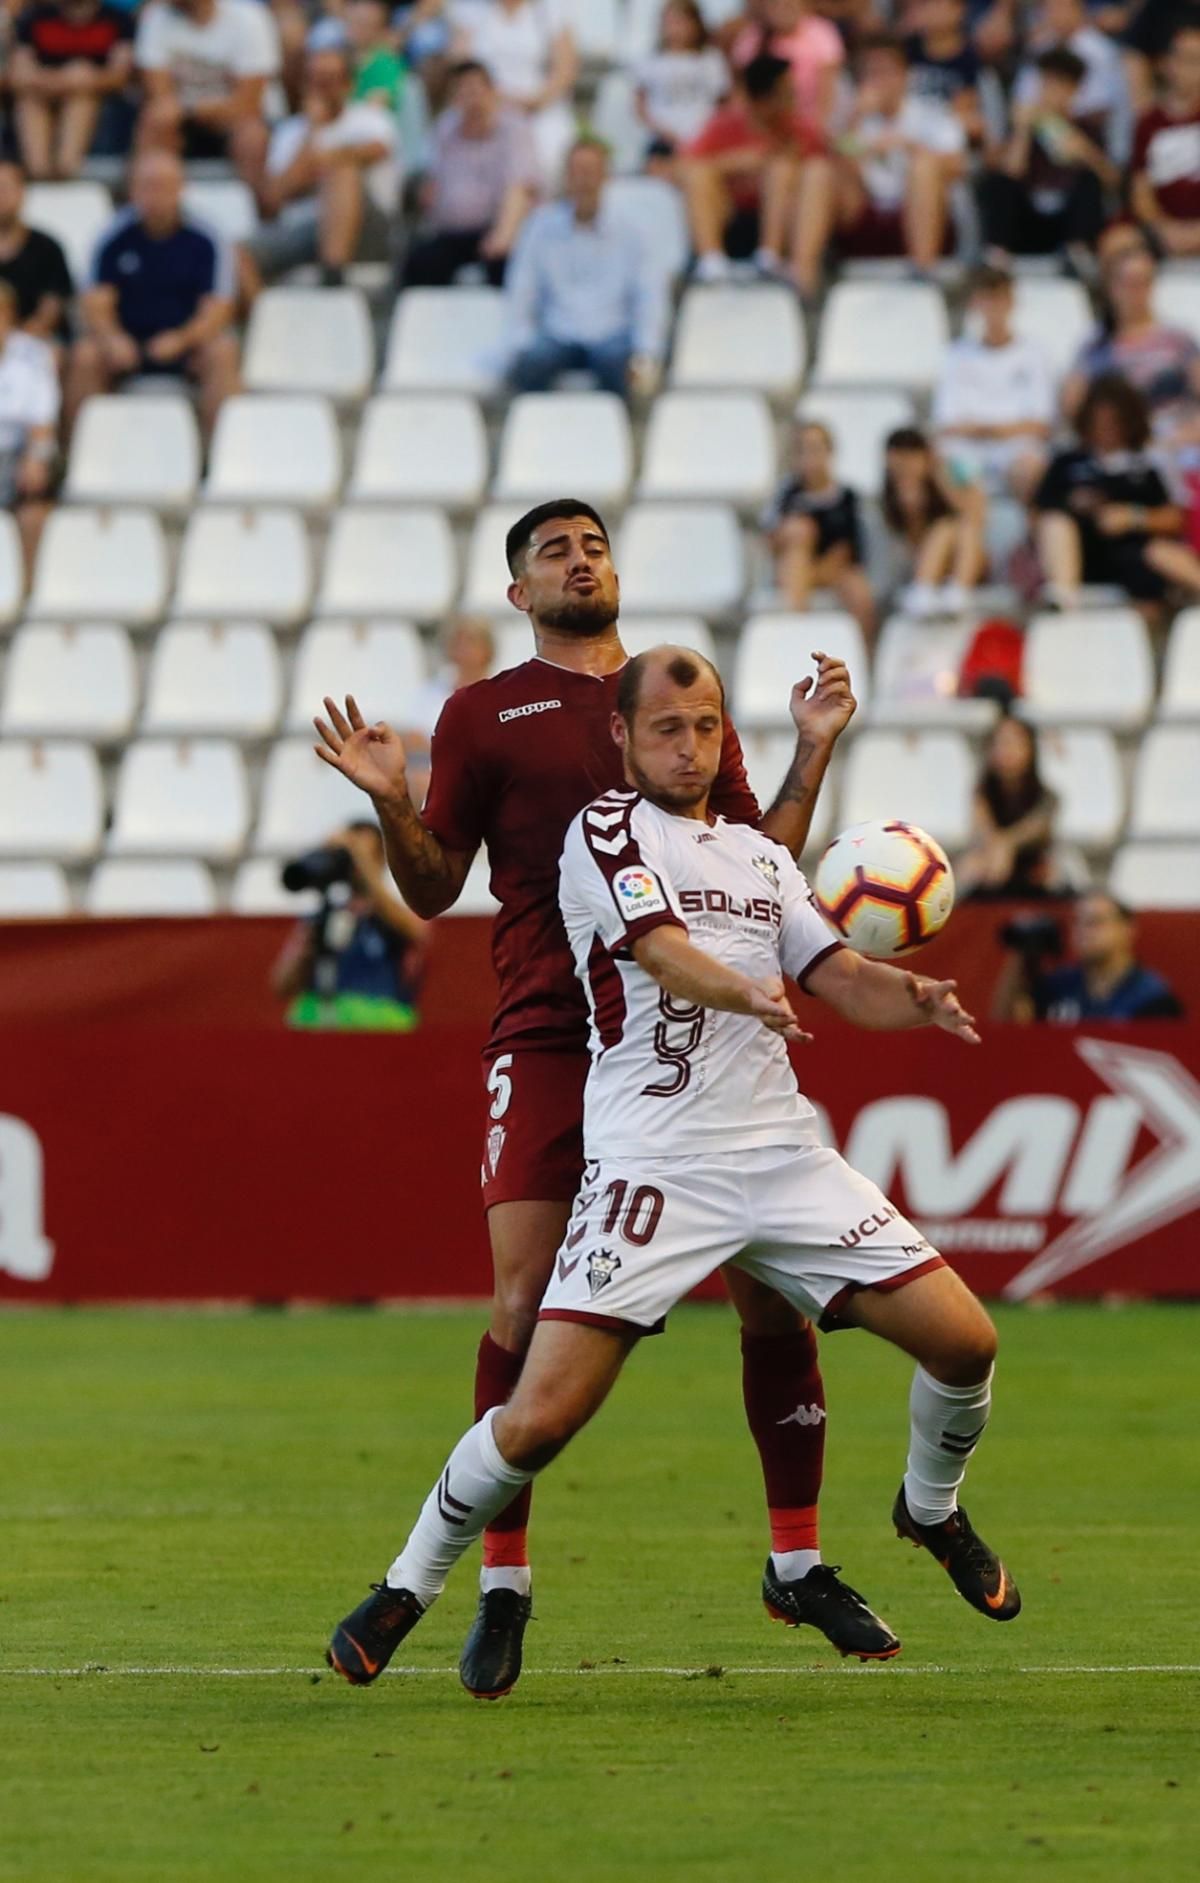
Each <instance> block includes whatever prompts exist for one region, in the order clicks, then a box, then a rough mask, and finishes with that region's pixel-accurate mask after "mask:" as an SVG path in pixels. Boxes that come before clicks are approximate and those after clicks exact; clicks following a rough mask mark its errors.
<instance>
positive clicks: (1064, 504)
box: [1033, 373, 1200, 620]
mask: <svg viewBox="0 0 1200 1883" xmlns="http://www.w3.org/2000/svg"><path fill="white" fill-rule="evenodd" d="M1076 429H1077V431H1078V434H1079V443H1078V444H1077V445H1075V446H1073V447H1072V448H1071V449H1070V450H1067V451H1060V452H1059V453H1058V454H1057V456H1056V457H1055V458H1053V459H1052V460H1051V463H1050V468H1049V470H1048V471H1047V472H1046V475H1045V477H1044V478H1043V479H1042V482H1041V484H1040V486H1039V487H1038V490H1037V492H1036V493H1035V495H1034V499H1033V504H1034V509H1035V510H1036V511H1037V513H1038V521H1037V546H1038V553H1039V556H1040V558H1041V564H1042V571H1043V573H1044V575H1045V578H1046V585H1047V586H1046V599H1047V601H1048V602H1049V603H1050V604H1051V605H1052V606H1056V607H1062V608H1073V607H1076V606H1077V605H1078V601H1079V590H1080V586H1081V584H1082V583H1084V582H1089V583H1103V584H1114V585H1115V586H1116V587H1118V588H1123V589H1124V590H1125V592H1126V593H1127V594H1128V595H1129V596H1131V597H1132V599H1133V600H1134V601H1135V602H1137V603H1138V604H1139V605H1140V606H1141V607H1142V610H1143V613H1145V614H1146V616H1147V618H1148V619H1151V620H1153V619H1155V618H1157V616H1158V614H1159V613H1160V611H1161V606H1162V603H1163V600H1164V598H1165V597H1166V595H1167V593H1168V591H1169V590H1170V589H1171V588H1173V587H1177V588H1181V589H1185V590H1187V591H1188V592H1189V593H1190V594H1193V595H1195V594H1200V557H1198V556H1197V555H1196V554H1195V552H1194V551H1193V550H1191V549H1189V548H1188V547H1187V545H1186V544H1185V543H1183V542H1182V541H1181V540H1180V537H1181V532H1182V529H1183V512H1182V511H1181V510H1180V508H1179V506H1178V505H1177V504H1174V503H1172V502H1171V499H1170V496H1169V494H1168V491H1167V487H1166V485H1165V484H1164V483H1163V480H1162V477H1161V475H1160V473H1159V471H1158V470H1157V468H1156V467H1155V465H1154V463H1153V462H1152V460H1151V458H1150V456H1149V454H1148V452H1147V449H1146V447H1147V445H1148V444H1149V442H1150V413H1149V410H1148V408H1147V405H1146V401H1145V399H1144V398H1143V397H1142V395H1141V393H1140V392H1138V390H1137V388H1136V387H1134V386H1131V385H1130V384H1129V381H1128V380H1126V379H1122V378H1121V377H1120V376H1119V375H1118V374H1116V373H1111V374H1107V375H1105V376H1103V377H1101V378H1100V379H1097V380H1095V381H1094V382H1093V384H1092V385H1091V386H1090V387H1089V389H1088V392H1087V394H1086V396H1085V397H1084V401H1083V404H1082V406H1081V407H1080V408H1079V416H1078V418H1077V420H1076Z"/></svg>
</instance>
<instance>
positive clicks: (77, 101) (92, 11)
mask: <svg viewBox="0 0 1200 1883" xmlns="http://www.w3.org/2000/svg"><path fill="white" fill-rule="evenodd" d="M15 38H16V44H15V46H14V48H13V53H12V63H11V66H10V68H9V71H10V83H11V86H12V93H13V101H14V106H15V116H16V129H17V144H18V147H19V149H20V152H21V162H22V163H23V164H24V166H25V169H26V170H27V172H28V173H29V175H30V176H31V177H33V178H35V179H36V180H39V181H40V180H42V179H44V178H49V177H63V178H67V177H73V176H77V175H78V173H79V171H80V170H81V169H82V167H83V160H84V158H85V157H86V156H87V154H88V152H89V150H90V149H91V147H92V139H93V138H94V136H95V134H96V125H97V122H98V120H99V117H100V111H101V107H102V106H103V104H104V102H105V100H106V99H108V98H112V97H114V96H115V95H116V94H117V93H118V92H121V91H124V89H125V87H126V86H127V85H128V84H129V81H130V79H131V77H132V76H133V16H132V14H131V13H129V12H128V11H126V10H124V9H122V8H118V7H114V6H107V5H105V4H104V0H41V3H40V4H35V5H34V6H31V7H27V8H26V10H25V11H24V12H23V13H21V14H20V15H19V16H18V18H17V23H16V32H15Z"/></svg>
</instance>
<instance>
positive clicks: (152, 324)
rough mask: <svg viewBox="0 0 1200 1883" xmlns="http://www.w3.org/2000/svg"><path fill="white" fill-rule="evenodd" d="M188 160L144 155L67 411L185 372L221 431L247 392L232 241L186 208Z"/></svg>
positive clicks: (109, 248)
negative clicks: (221, 413)
mask: <svg viewBox="0 0 1200 1883" xmlns="http://www.w3.org/2000/svg"><path fill="white" fill-rule="evenodd" d="M183 185H184V173H183V165H182V164H181V163H180V161H179V159H178V157H171V156H168V155H167V153H166V152H165V151H149V152H147V153H146V155H145V156H142V157H138V158H136V159H135V161H134V164H133V169H132V171H131V173H130V182H129V207H128V208H127V209H123V210H121V211H120V212H119V214H117V215H116V216H114V217H113V219H112V221H111V222H110V223H109V225H108V228H107V229H106V230H105V231H104V233H103V234H102V235H101V237H100V240H99V242H98V243H97V244H96V253H95V256H94V258H93V261H92V272H91V276H90V279H89V282H88V286H87V287H86V288H85V290H84V292H83V294H82V296H81V298H80V310H79V311H80V317H81V326H82V329H83V331H82V333H81V335H80V337H79V339H78V340H76V342H75V345H74V346H73V347H72V349H71V359H70V365H69V368H68V376H67V409H68V413H69V415H70V417H71V419H72V420H73V419H74V416H75V414H76V413H77V412H78V410H79V407H80V406H81V405H82V403H83V401H84V399H86V398H87V397H89V395H90V394H92V393H94V392H107V391H108V390H109V388H110V387H111V386H113V385H119V384H120V383H121V381H122V380H124V379H128V378H131V377H132V376H133V375H134V374H147V375H151V374H156V373H165V374H171V375H178V374H183V375H186V377H187V378H188V379H191V380H194V381H195V383H196V384H197V386H198V387H199V389H200V407H201V415H202V418H203V420H204V424H205V427H206V429H207V430H211V428H212V425H213V423H214V421H215V419H216V415H217V410H218V408H219V406H220V404H221V401H222V400H223V399H225V398H227V397H228V396H229V394H230V393H232V392H236V391H237V389H238V344H237V339H236V337H235V335H234V332H233V315H234V268H233V256H232V254H231V252H230V250H229V247H228V245H227V244H226V243H225V242H224V241H223V240H222V239H221V237H220V236H218V235H216V234H215V233H214V232H213V231H212V230H211V229H210V228H209V227H208V225H207V224H206V223H198V222H193V221H192V220H191V219H190V217H188V216H185V215H184V213H183Z"/></svg>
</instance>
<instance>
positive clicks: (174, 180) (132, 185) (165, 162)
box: [129, 150, 183, 234]
mask: <svg viewBox="0 0 1200 1883" xmlns="http://www.w3.org/2000/svg"><path fill="white" fill-rule="evenodd" d="M129 197H130V201H131V202H132V203H133V206H134V208H135V209H136V210H137V213H138V215H139V216H140V217H141V220H142V222H143V223H144V224H145V226H146V227H147V229H149V230H150V232H151V234H166V233H167V232H168V231H169V230H171V229H173V228H174V227H175V226H176V224H177V223H178V221H179V216H180V208H181V205H182V202H183V165H182V164H181V163H180V161H179V159H178V157H174V156H172V155H171V153H170V151H166V150H152V151H147V152H146V154H145V155H144V156H142V157H139V158H138V160H137V162H136V163H135V164H134V166H133V170H132V172H131V173H130V178H129Z"/></svg>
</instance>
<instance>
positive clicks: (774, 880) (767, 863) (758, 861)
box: [750, 856, 779, 895]
mask: <svg viewBox="0 0 1200 1883" xmlns="http://www.w3.org/2000/svg"><path fill="white" fill-rule="evenodd" d="M750 861H751V863H752V865H753V866H754V868H755V869H756V870H757V871H758V873H759V875H760V876H761V877H763V878H764V879H765V880H766V881H767V882H768V883H770V885H771V888H772V889H773V890H774V891H775V894H776V895H778V894H779V865H778V863H776V861H775V859H774V857H768V856H761V857H751V859H750Z"/></svg>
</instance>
